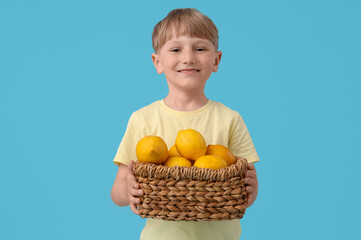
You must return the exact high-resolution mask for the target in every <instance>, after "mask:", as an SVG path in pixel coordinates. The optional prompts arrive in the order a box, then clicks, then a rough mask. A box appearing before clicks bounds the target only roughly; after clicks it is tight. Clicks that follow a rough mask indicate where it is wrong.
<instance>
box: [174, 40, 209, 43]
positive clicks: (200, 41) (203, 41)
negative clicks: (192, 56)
mask: <svg viewBox="0 0 361 240" xmlns="http://www.w3.org/2000/svg"><path fill="white" fill-rule="evenodd" d="M181 42H182V41H172V43H174V44H177V43H181ZM199 43H208V42H207V41H206V40H197V41H195V42H194V44H199Z"/></svg>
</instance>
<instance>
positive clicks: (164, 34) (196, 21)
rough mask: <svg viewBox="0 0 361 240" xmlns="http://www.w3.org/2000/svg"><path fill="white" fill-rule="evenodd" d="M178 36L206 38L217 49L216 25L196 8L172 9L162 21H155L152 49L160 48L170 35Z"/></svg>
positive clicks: (170, 37)
mask: <svg viewBox="0 0 361 240" xmlns="http://www.w3.org/2000/svg"><path fill="white" fill-rule="evenodd" d="M174 34H175V36H174ZM179 36H189V37H198V38H204V39H208V40H210V41H211V42H212V43H213V45H214V46H215V47H216V49H218V29H217V27H216V25H215V24H214V23H213V21H212V20H211V19H210V18H209V17H207V16H206V15H204V14H202V13H201V12H199V11H198V10H197V9H194V8H178V9H174V10H172V11H170V12H169V13H168V15H167V16H166V17H165V18H164V19H163V20H162V21H160V22H159V23H157V24H156V25H155V27H154V29H153V34H152V44H153V49H154V51H155V52H157V51H158V50H160V49H161V48H162V47H163V46H164V44H165V43H166V42H167V41H168V40H170V39H172V37H179Z"/></svg>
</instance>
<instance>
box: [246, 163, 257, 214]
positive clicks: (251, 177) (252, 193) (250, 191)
mask: <svg viewBox="0 0 361 240" xmlns="http://www.w3.org/2000/svg"><path fill="white" fill-rule="evenodd" d="M244 183H245V185H246V192H247V198H248V201H247V205H246V207H247V208H249V207H250V206H251V205H252V204H253V203H254V201H255V200H256V197H257V193H258V180H257V173H256V168H255V167H254V165H253V163H248V165H247V171H246V178H245V181H244Z"/></svg>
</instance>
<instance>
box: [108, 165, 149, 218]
mask: <svg viewBox="0 0 361 240" xmlns="http://www.w3.org/2000/svg"><path fill="white" fill-rule="evenodd" d="M132 169H133V161H130V163H129V165H128V166H126V165H124V164H120V165H119V169H118V173H117V176H116V177H115V181H114V184H113V187H112V191H111V198H112V200H113V202H114V203H115V204H116V205H118V206H120V207H123V206H128V205H130V208H131V210H132V211H133V212H134V213H135V214H137V215H139V211H138V209H137V207H136V204H138V203H140V198H139V197H140V196H142V195H143V194H144V193H143V190H141V189H139V184H138V183H137V181H136V179H135V176H134V174H133V170H132Z"/></svg>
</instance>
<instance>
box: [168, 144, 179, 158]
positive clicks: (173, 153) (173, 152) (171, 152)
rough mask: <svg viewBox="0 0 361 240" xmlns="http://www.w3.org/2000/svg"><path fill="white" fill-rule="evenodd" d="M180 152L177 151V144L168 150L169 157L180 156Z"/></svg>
mask: <svg viewBox="0 0 361 240" xmlns="http://www.w3.org/2000/svg"><path fill="white" fill-rule="evenodd" d="M180 156H181V155H179V153H178V152H177V148H176V147H175V144H174V145H173V146H172V147H171V148H170V149H169V151H168V158H170V157H180Z"/></svg>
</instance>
